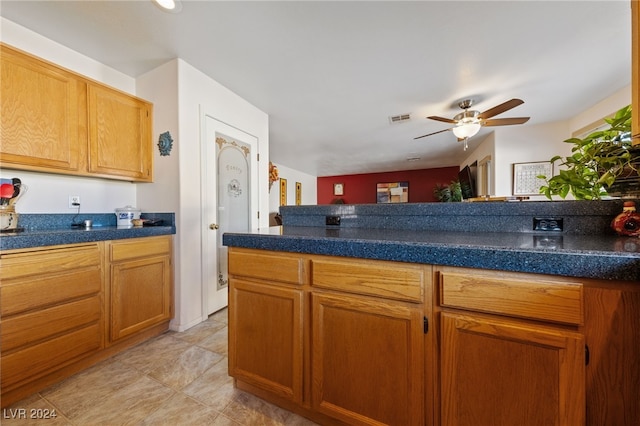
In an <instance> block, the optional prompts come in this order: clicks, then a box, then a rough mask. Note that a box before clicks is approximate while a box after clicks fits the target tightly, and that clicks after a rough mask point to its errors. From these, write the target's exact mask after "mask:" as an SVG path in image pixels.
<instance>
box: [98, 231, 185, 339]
mask: <svg viewBox="0 0 640 426" xmlns="http://www.w3.org/2000/svg"><path fill="white" fill-rule="evenodd" d="M107 247H108V248H107V250H108V252H109V256H110V261H111V262H110V286H111V287H110V290H111V291H110V296H111V303H110V308H111V312H110V321H111V322H110V326H111V332H110V338H111V340H112V341H115V340H118V339H121V338H123V337H127V336H129V335H131V334H134V333H137V332H139V331H141V330H144V329H146V328H149V327H151V326H154V325H156V324H160V323H163V322H166V321H168V320H169V319H170V318H171V314H172V312H171V309H172V305H171V291H172V285H171V284H172V271H171V252H172V249H171V239H170V237H165V236H163V237H152V238H151V237H150V238H137V239H132V240H121V241H112V242H110V243H108V245H107Z"/></svg>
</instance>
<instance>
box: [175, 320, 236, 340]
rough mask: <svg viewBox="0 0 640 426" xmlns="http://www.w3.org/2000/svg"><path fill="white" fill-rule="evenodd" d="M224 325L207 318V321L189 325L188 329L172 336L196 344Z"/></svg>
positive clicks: (224, 325)
mask: <svg viewBox="0 0 640 426" xmlns="http://www.w3.org/2000/svg"><path fill="white" fill-rule="evenodd" d="M225 327H226V324H224V323H222V322H218V321H212V320H209V321H205V322H201V323H200V324H198V325H196V326H194V327H191V328H190V329H188V330H186V331H184V332H182V333H177V334H175V335H174V336H175V337H177V338H178V339H181V340H184V341H186V342H189V343H191V344H197V343H199V342H200V341H202V340H204V339H206V338H207V337H209V336H211V335H212V334H213V333H215V332H216V331H218V330H220V329H223V328H225Z"/></svg>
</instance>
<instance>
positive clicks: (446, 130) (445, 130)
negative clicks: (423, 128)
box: [413, 129, 451, 140]
mask: <svg viewBox="0 0 640 426" xmlns="http://www.w3.org/2000/svg"><path fill="white" fill-rule="evenodd" d="M449 130H451V129H444V130H440V131H439V132H433V133H429V134H427V135H422V136H418V137H417V138H413V140H416V139H421V138H426V137H427V136H431V135H437V134H438V133H444V132H448V131H449Z"/></svg>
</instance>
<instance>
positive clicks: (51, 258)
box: [0, 244, 100, 281]
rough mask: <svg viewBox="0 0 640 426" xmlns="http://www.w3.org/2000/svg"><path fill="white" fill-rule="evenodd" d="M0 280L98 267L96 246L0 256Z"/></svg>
mask: <svg viewBox="0 0 640 426" xmlns="http://www.w3.org/2000/svg"><path fill="white" fill-rule="evenodd" d="M0 259H1V260H2V268H0V280H2V281H4V280H8V279H11V278H19V277H25V276H29V275H39V274H47V275H50V274H52V273H56V272H58V271H60V272H62V271H67V270H71V269H80V268H83V267H87V266H98V267H99V266H100V248H99V247H98V245H97V244H91V245H87V246H77V247H68V248H58V249H55V248H49V249H47V250H46V251H42V252H39V251H36V252H33V251H32V252H24V253H9V254H2V255H0Z"/></svg>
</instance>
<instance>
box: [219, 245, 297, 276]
mask: <svg viewBox="0 0 640 426" xmlns="http://www.w3.org/2000/svg"><path fill="white" fill-rule="evenodd" d="M229 274H231V275H239V276H243V277H251V278H260V279H264V280H275V281H282V282H286V283H292V284H302V283H303V282H304V261H303V259H302V258H300V257H296V256H293V255H279V254H267V253H261V252H259V251H251V252H249V251H238V250H229Z"/></svg>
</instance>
